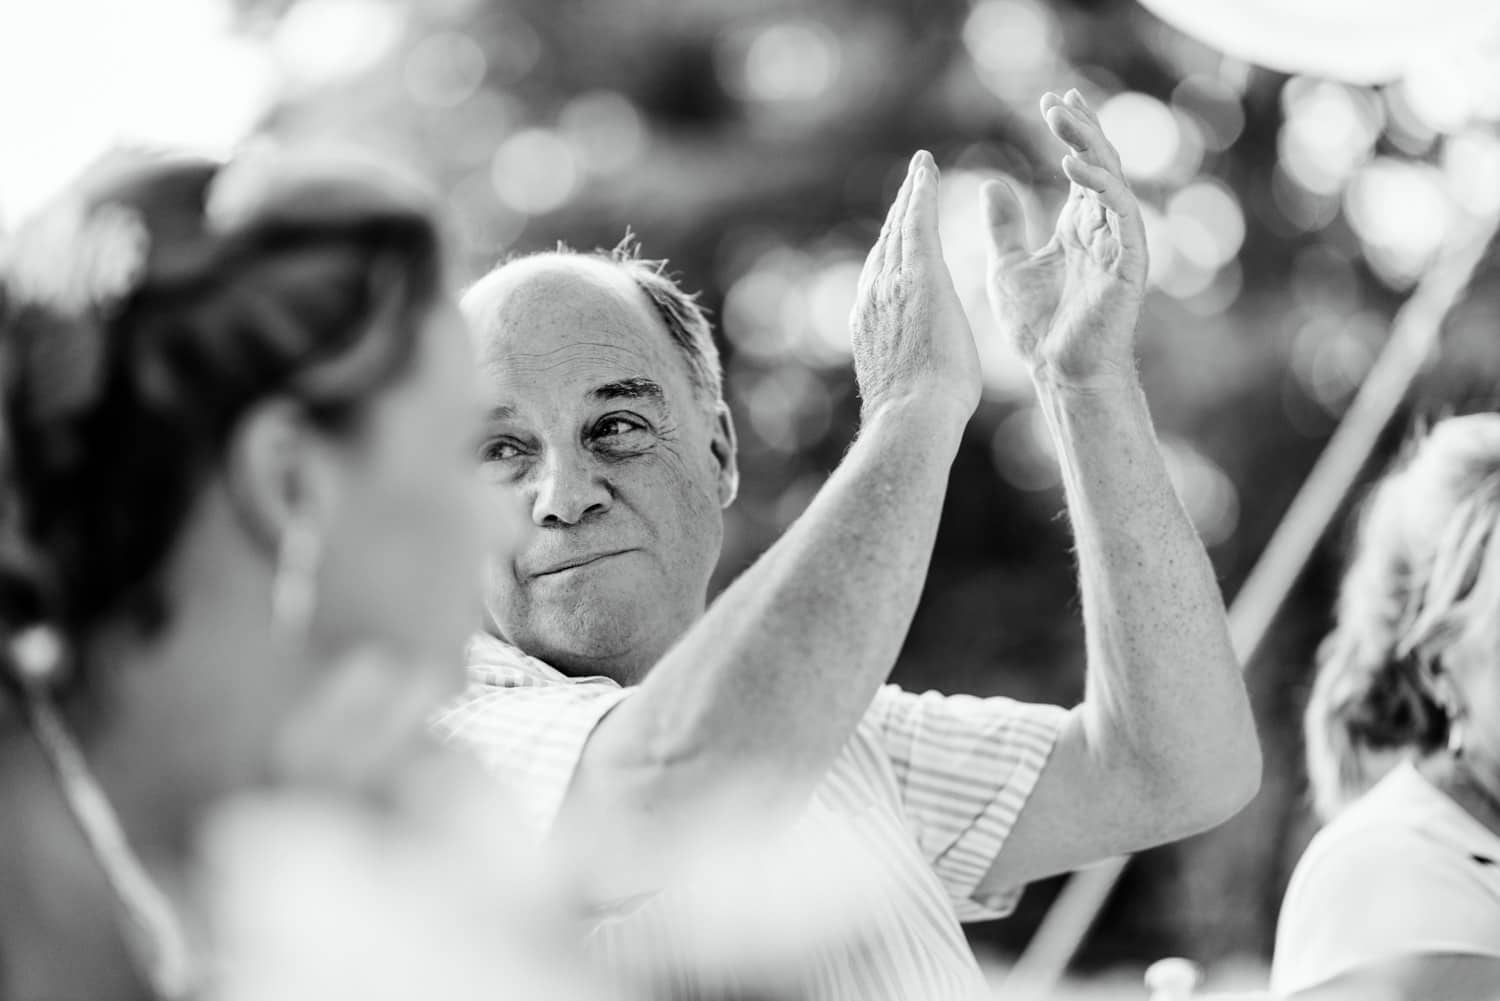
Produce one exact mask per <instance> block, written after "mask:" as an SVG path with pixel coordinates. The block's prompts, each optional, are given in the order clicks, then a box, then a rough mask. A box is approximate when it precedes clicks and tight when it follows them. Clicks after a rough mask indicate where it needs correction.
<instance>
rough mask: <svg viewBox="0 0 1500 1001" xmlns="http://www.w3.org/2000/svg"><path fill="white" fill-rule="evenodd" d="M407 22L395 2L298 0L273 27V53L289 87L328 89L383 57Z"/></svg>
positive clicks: (369, 66) (399, 37) (402, 10)
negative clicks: (329, 85) (274, 27)
mask: <svg viewBox="0 0 1500 1001" xmlns="http://www.w3.org/2000/svg"><path fill="white" fill-rule="evenodd" d="M405 20H406V12H405V10H404V9H403V8H402V7H400V6H398V5H397V4H390V3H368V2H366V0H301V2H299V3H295V4H293V5H292V6H291V8H290V9H289V10H288V11H287V12H286V14H285V15H284V16H283V17H282V19H281V21H280V22H279V23H278V24H277V26H276V31H275V34H274V35H273V37H272V50H273V52H274V53H275V54H276V57H277V59H278V62H279V63H280V66H281V70H282V73H283V76H284V78H285V80H286V81H287V82H288V83H289V84H290V85H292V86H295V87H301V88H312V87H320V86H327V85H328V84H330V83H334V82H336V81H339V80H344V79H347V78H349V77H353V76H356V75H358V74H359V73H362V72H364V71H366V70H368V69H370V68H371V67H372V66H374V65H375V64H376V63H378V62H379V61H380V60H381V59H384V58H385V57H386V56H387V55H388V54H389V53H390V52H391V50H392V49H393V48H394V46H395V45H396V43H397V42H398V41H400V39H401V31H402V27H403V25H404V24H405Z"/></svg>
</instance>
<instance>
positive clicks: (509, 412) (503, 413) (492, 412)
mask: <svg viewBox="0 0 1500 1001" xmlns="http://www.w3.org/2000/svg"><path fill="white" fill-rule="evenodd" d="M486 416H488V417H489V419H490V421H491V422H492V423H499V422H500V421H508V420H514V419H515V416H516V408H515V407H512V406H510V405H509V404H506V403H501V404H498V405H496V406H493V407H490V409H489V412H488V414H487V415H486Z"/></svg>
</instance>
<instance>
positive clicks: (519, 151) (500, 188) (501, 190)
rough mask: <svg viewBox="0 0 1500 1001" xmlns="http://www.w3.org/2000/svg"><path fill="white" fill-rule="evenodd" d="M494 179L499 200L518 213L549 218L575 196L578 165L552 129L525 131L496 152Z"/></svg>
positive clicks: (514, 136) (569, 149) (492, 173)
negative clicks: (548, 216)
mask: <svg viewBox="0 0 1500 1001" xmlns="http://www.w3.org/2000/svg"><path fill="white" fill-rule="evenodd" d="M491 177H492V178H493V183H494V185H495V192H496V193H497V194H498V195H499V196H500V200H501V201H502V202H504V203H505V204H506V205H509V206H510V207H511V208H513V209H515V210H516V211H518V212H525V213H527V214H528V215H546V214H547V213H548V212H553V211H556V210H557V209H559V208H561V207H562V206H563V205H564V204H565V203H566V202H567V201H568V199H569V198H571V197H572V196H573V192H574V189H575V187H576V185H577V182H578V163H577V160H576V159H575V158H574V155H573V148H572V147H571V146H569V145H568V143H567V142H566V141H565V140H564V139H563V138H562V137H561V136H560V135H558V134H557V133H556V132H554V131H553V130H551V129H544V128H530V129H523V130H521V131H520V132H517V133H516V134H515V135H513V136H511V137H510V138H509V139H507V140H505V142H504V143H502V144H501V146H500V148H499V149H498V150H496V151H495V160H494V164H493V166H492V172H491Z"/></svg>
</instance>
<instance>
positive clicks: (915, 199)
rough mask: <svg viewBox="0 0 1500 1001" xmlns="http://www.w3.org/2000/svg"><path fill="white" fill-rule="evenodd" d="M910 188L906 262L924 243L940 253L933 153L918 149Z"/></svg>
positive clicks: (904, 250) (905, 226)
mask: <svg viewBox="0 0 1500 1001" xmlns="http://www.w3.org/2000/svg"><path fill="white" fill-rule="evenodd" d="M910 174H911V190H910V192H909V194H908V199H907V204H906V215H905V218H904V219H903V220H902V234H901V236H902V243H901V257H900V258H898V259H897V260H898V263H899V262H902V261H906V260H907V259H909V258H910V257H912V256H913V255H914V254H915V253H916V252H917V251H918V250H920V249H923V248H924V245H925V246H926V247H927V248H930V249H932V250H933V251H934V252H936V253H938V254H939V255H940V254H941V252H942V251H941V249H940V248H939V245H938V244H939V240H938V169H937V163H936V161H934V160H933V159H932V154H931V153H929V152H927V151H926V150H918V151H917V155H916V156H914V157H912V161H911V168H910Z"/></svg>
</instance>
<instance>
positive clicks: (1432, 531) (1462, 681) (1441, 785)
mask: <svg viewBox="0 0 1500 1001" xmlns="http://www.w3.org/2000/svg"><path fill="white" fill-rule="evenodd" d="M1497 527H1500V415H1497V414H1480V415H1474V416H1468V417H1458V418H1450V419H1447V420H1444V421H1441V422H1439V423H1438V424H1437V425H1436V426H1435V427H1433V428H1432V430H1431V431H1430V433H1428V434H1427V435H1426V436H1425V437H1424V438H1423V439H1422V440H1421V441H1420V442H1419V443H1418V444H1417V445H1416V446H1415V448H1414V449H1413V451H1412V452H1411V454H1410V456H1409V457H1408V459H1407V460H1406V461H1405V462H1404V463H1403V464H1402V465H1400V466H1399V467H1398V468H1397V469H1396V470H1395V471H1393V472H1392V473H1390V474H1389V475H1387V476H1386V477H1385V479H1384V480H1382V481H1381V483H1380V484H1379V485H1378V486H1377V487H1376V489H1375V491H1374V493H1373V495H1372V496H1371V498H1370V500H1369V501H1368V503H1367V505H1366V509H1365V512H1364V516H1363V519H1362V521H1361V523H1360V528H1359V534H1358V539H1357V548H1356V552H1355V556H1354V559H1353V562H1352V563H1351V564H1350V566H1349V569H1348V571H1347V573H1346V575H1345V577H1344V581H1343V586H1342V591H1341V594H1340V598H1339V606H1338V624H1337V627H1336V628H1335V630H1334V632H1333V633H1332V635H1330V636H1329V637H1328V638H1327V640H1326V641H1325V642H1324V645H1323V649H1322V651H1321V656H1320V660H1321V664H1320V668H1319V674H1318V679H1317V683H1316V685H1315V686H1314V689H1313V695H1312V699H1311V702H1310V704H1309V706H1308V709H1307V716H1306V737H1307V762H1308V773H1309V776H1310V778H1311V781H1312V787H1313V795H1314V800H1315V804H1316V806H1317V809H1318V812H1319V814H1320V816H1321V817H1322V818H1323V819H1324V820H1325V821H1326V824H1327V826H1325V827H1324V828H1323V830H1322V831H1321V832H1319V834H1318V835H1317V836H1316V837H1315V838H1314V839H1313V842H1312V844H1311V845H1310V846H1309V847H1308V849H1307V852H1306V854H1305V855H1304V856H1303V858H1302V860H1301V862H1300V863H1299V865H1298V866H1297V870H1296V872H1295V873H1294V875H1293V877H1292V881H1291V886H1290V887H1289V888H1288V891H1287V896H1286V900H1285V902H1284V904H1283V906H1282V913H1281V920H1280V926H1279V928H1278V930H1277V937H1276V955H1275V959H1274V962H1273V967H1272V988H1273V990H1274V991H1275V992H1276V993H1277V994H1278V995H1279V996H1285V997H1295V998H1360V999H1372V998H1373V999H1380V998H1392V999H1408V998H1410V999H1417V998H1443V999H1446V1001H1461V999H1464V998H1476V999H1478V998H1495V997H1500V539H1495V538H1494V536H1495V535H1496V530H1497Z"/></svg>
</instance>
